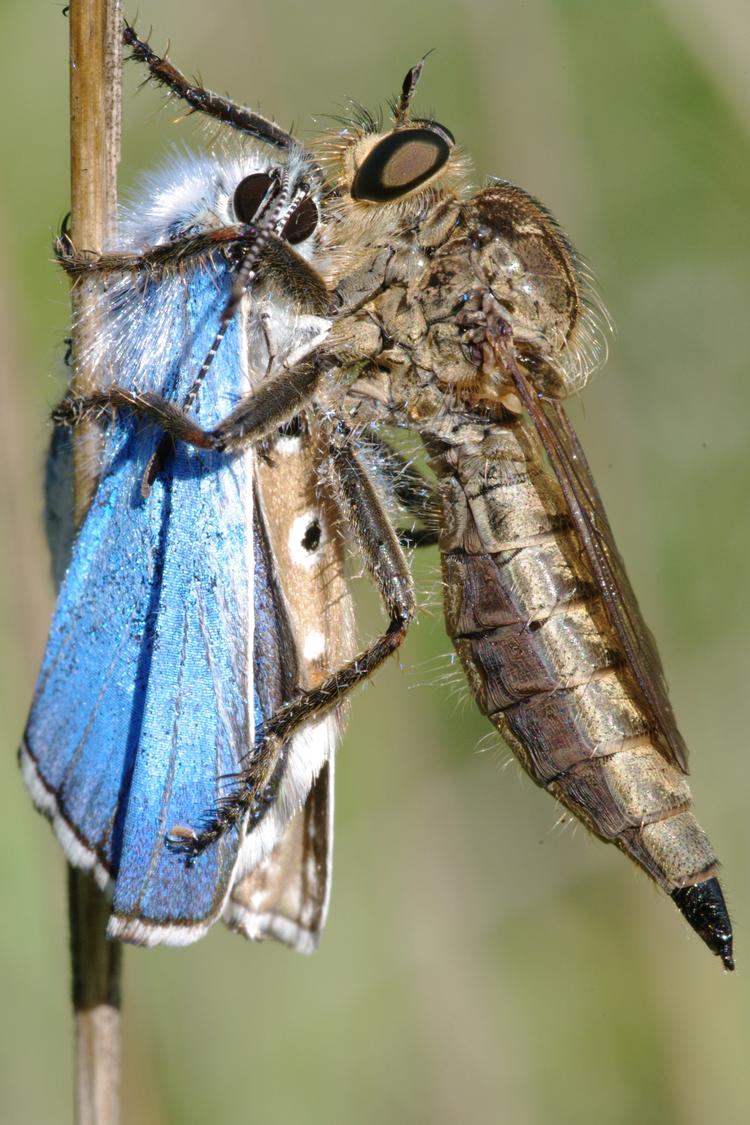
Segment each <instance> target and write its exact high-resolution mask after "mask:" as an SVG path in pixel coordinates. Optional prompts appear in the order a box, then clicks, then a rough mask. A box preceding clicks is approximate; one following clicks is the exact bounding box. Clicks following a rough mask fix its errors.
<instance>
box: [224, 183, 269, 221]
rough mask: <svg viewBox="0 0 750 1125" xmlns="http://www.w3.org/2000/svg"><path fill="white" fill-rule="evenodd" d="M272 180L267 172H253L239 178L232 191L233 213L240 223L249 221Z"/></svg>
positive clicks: (256, 212)
mask: <svg viewBox="0 0 750 1125" xmlns="http://www.w3.org/2000/svg"><path fill="white" fill-rule="evenodd" d="M273 183H274V180H273V178H272V177H271V176H269V175H268V173H267V172H253V174H252V175H251V176H245V178H244V180H240V182H239V184H238V185H237V187H236V189H235V192H234V213H235V215H236V216H237V218H238V220H239V221H240V222H241V223H251V222H252V221H253V219H254V218H255V216H256V215H257V214H258V211H259V210H260V205H261V203H262V202H263V200H264V199H265V198H266V196H267V195H268V193H269V191H270V190H271V186H272V185H273Z"/></svg>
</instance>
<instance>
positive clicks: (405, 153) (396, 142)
mask: <svg viewBox="0 0 750 1125" xmlns="http://www.w3.org/2000/svg"><path fill="white" fill-rule="evenodd" d="M453 144H454V141H453V136H452V135H451V133H450V132H449V131H448V130H447V129H445V128H443V126H442V125H438V124H437V122H433V121H430V122H424V123H423V124H421V125H418V126H416V127H414V126H412V127H410V128H408V129H395V130H394V131H393V132H392V133H388V134H387V136H385V137H383V138H382V139H381V140H379V141H378V142H377V144H376V145H375V146H374V148H372V149H371V150H370V152H368V154H367V156H366V157H365V159H364V160H363V161H362V164H361V165H360V167H359V168H358V169H357V173H356V175H355V177H354V182H353V184H352V188H351V192H352V198H353V199H362V200H366V201H367V202H368V203H388V202H390V201H391V200H393V199H399V198H400V197H401V196H403V195H408V193H409V192H410V191H414V189H415V188H418V187H419V186H420V185H421V184H423V183H425V182H426V181H427V180H429V179H431V178H432V177H433V176H435V175H437V173H438V172H439V171H440V169H441V168H443V167H444V165H445V164H446V163H447V162H448V158H449V157H450V154H451V149H452V148H453Z"/></svg>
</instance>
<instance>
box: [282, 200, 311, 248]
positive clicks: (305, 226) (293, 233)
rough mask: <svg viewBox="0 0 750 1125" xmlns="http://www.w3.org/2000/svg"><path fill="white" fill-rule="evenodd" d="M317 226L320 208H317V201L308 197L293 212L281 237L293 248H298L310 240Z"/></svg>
mask: <svg viewBox="0 0 750 1125" xmlns="http://www.w3.org/2000/svg"><path fill="white" fill-rule="evenodd" d="M317 225H318V208H317V207H316V206H315V200H314V199H311V198H310V196H309V195H308V196H307V198H306V199H303V200H302V202H301V203H300V205H299V207H296V208H295V209H294V211H292V213H291V215H290V216H289V218H288V219H287V222H286V226H285V227H284V229H283V231H282V232H281V237H282V238H285V239H286V240H287V242H289V243H291V245H292V246H296V245H297V244H298V243H300V242H304V241H305V239H306V238H309V237H310V235H311V234H312V232H313V231H314V230H315V228H316V226H317Z"/></svg>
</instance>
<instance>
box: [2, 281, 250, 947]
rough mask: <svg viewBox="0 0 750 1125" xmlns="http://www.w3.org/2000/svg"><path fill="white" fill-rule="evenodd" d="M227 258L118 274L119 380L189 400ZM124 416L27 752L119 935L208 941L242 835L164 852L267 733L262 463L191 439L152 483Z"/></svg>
mask: <svg viewBox="0 0 750 1125" xmlns="http://www.w3.org/2000/svg"><path fill="white" fill-rule="evenodd" d="M230 284H231V278H230V276H229V273H228V270H227V268H226V267H222V266H221V265H217V266H216V267H215V269H213V270H206V269H205V268H203V269H201V270H200V271H198V270H195V271H194V272H192V273H188V274H186V275H184V276H180V277H175V278H170V279H167V280H162V281H160V282H159V283H158V284H157V283H146V284H144V283H143V282H142V280H139V281H138V282H137V283H136V284H133V283H130V282H127V283H123V284H121V285H120V286H118V287H115V290H114V292H113V293H112V294H111V296H110V298H109V300H110V303H111V307H110V309H109V313H110V315H109V322H110V324H111V325H112V328H111V332H112V335H111V337H110V339H109V341H108V343H109V348H108V352H107V358H108V359H109V360H110V364H111V370H112V371H113V374H114V377H115V378H116V380H117V382H119V383H122V384H124V385H126V386H129V387H132V388H134V389H140V390H146V389H156V390H159V391H161V392H162V393H164V394H166V395H167V396H168V397H170V398H173V399H175V400H176V401H180V400H181V398H182V397H183V396H184V394H185V393H186V391H187V388H188V386H189V384H190V382H191V381H192V378H193V376H194V374H195V372H196V370H197V369H198V367H199V366H200V363H201V361H202V359H203V356H204V355H205V354H206V352H207V351H208V349H209V347H210V344H211V341H212V339H213V335H214V333H215V330H216V325H217V323H218V318H219V315H220V313H221V310H222V308H223V307H224V304H225V302H226V299H227V294H228V292H229V286H230ZM242 332H243V323H242V321H241V320H239V319H235V321H234V322H233V324H232V325H231V326H230V328H229V330H228V332H227V335H226V337H225V339H224V342H223V344H222V346H221V348H220V349H219V352H218V354H217V356H216V359H215V361H214V365H213V367H212V369H211V378H210V379H209V380H207V381H206V383H205V385H204V387H203V388H202V392H201V396H200V403H199V407H198V410H197V418H198V421H199V422H201V424H203V425H211V424H213V423H215V422H216V421H217V420H218V419H219V418H220V417H222V416H223V415H225V414H226V413H227V412H228V411H229V410H230V409H231V408H232V407H233V406H234V405H236V402H237V399H238V397H239V396H240V395H241V394H242V393H244V392H245V391H246V390H247V389H248V384H247V374H246V371H245V370H244V368H243V362H242V358H243V356H244V354H245V347H244V341H243V340H242V339H241V335H242ZM160 436H161V435H160V434H159V433H158V432H157V431H155V430H154V429H153V428H151V427H144V426H143V424H142V423H141V422H140V421H139V420H138V419H136V418H132V417H130V418H126V417H119V418H118V419H117V420H116V421H115V422H114V423H113V424H112V425H111V426H110V429H109V433H108V438H107V450H106V454H105V460H104V465H103V468H102V472H101V478H100V484H99V486H98V488H97V491H96V494H95V496H94V499H93V501H92V504H91V508H90V510H89V512H88V515H87V517H86V519H85V521H84V524H83V526H82V527H81V530H80V532H79V535H78V538H77V540H76V543H75V546H74V550H73V556H72V560H71V564H70V567H69V569H68V572H67V575H66V577H65V580H64V583H63V585H62V588H61V591H60V598H59V601H58V606H57V609H56V613H55V617H54V620H53V623H52V627H51V631H50V637H49V641H48V646H47V651H46V654H45V657H44V661H43V665H42V669H41V672H40V676H39V680H38V684H37V689H36V693H35V697H34V702H33V704H32V710H31V714H30V717H29V723H28V727H27V731H26V736H25V740H24V746H23V748H22V764H23V768H24V773H25V776H26V780H27V782H28V784H29V786H30V789H31V791H32V795H33V797H34V799H35V801H36V803H37V805H38V806H39V807H40V808H41V809H42V811H44V812H45V813H46V814H47V815H48V816H49V817H50V818H51V819H52V821H53V823H54V826H55V829H56V831H57V834H58V836H59V838H60V840H61V842H62V844H63V846H64V847H65V850H66V852H67V855H68V858H69V860H70V862H71V863H73V864H74V865H76V866H80V867H83V868H84V869H89V870H92V871H93V872H94V874H95V875H96V877H97V879H98V881H99V882H100V884H101V885H104V884H106V883H107V882H109V881H110V880H111V881H113V883H114V890H113V917H112V920H111V922H110V936H114V937H118V938H122V939H126V940H133V941H140V942H146V943H153V942H155V941H167V942H171V943H180V942H183V941H192V940H195V939H196V938H197V937H199V936H201V934H202V933H203V932H204V931H205V929H206V927H207V926H208V925H209V924H210V923H211V921H213V919H214V918H215V917H216V916H217V914H218V913H219V912H220V910H221V908H222V906H223V903H224V900H225V898H226V895H227V893H228V889H229V887H230V885H231V879H232V873H233V870H234V865H235V862H236V856H237V851H238V848H239V843H240V840H239V834H238V832H237V831H233V832H230V833H228V834H227V835H226V836H225V838H224V839H223V840H221V841H220V842H219V843H218V844H217V845H216V847H215V848H212V849H209V850H208V851H207V852H206V854H205V855H204V856H202V857H200V858H199V859H198V860H196V861H195V862H194V863H193V864H192V865H191V866H187V865H186V864H185V862H184V860H180V859H178V858H177V857H175V856H173V855H171V854H170V853H169V852H168V851H167V850H166V849H165V848H164V835H165V833H166V832H168V831H169V829H170V828H171V827H172V826H173V825H174V824H176V823H195V822H197V821H199V820H200V818H201V816H202V815H204V814H205V812H206V810H207V809H210V808H211V807H213V806H214V805H215V804H216V801H217V800H218V798H219V797H220V795H221V778H222V776H223V775H226V774H230V773H234V772H236V770H237V768H238V765H239V761H240V759H241V757H242V756H243V754H245V753H246V752H247V749H248V747H249V746H251V745H252V739H253V729H254V716H253V713H252V707H251V706H250V704H249V702H248V701H249V700H251V699H252V698H253V691H252V672H253V669H252V656H251V654H252V637H253V599H252V575H253V567H252V559H253V542H252V465H253V457H252V456H251V455H244V456H237V457H234V458H227V457H225V456H224V457H222V456H220V455H217V454H210V453H205V452H198V451H195V450H192V449H189V448H187V447H184V446H178V448H177V449H176V450H175V453H174V456H173V457H172V458H171V459H170V461H169V463H168V465H167V466H166V468H165V470H164V472H163V473H162V474H161V475H160V476H159V478H158V479H157V481H156V482H155V485H154V488H153V490H152V493H151V496H150V497H149V498H148V499H146V500H144V499H143V498H142V496H141V488H140V486H141V480H142V478H143V473H144V471H145V467H146V465H147V464H148V461H149V459H150V457H151V455H152V453H153V452H154V449H155V448H156V445H157V443H158V441H159V439H160Z"/></svg>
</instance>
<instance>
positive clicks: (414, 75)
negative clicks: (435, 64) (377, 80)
mask: <svg viewBox="0 0 750 1125" xmlns="http://www.w3.org/2000/svg"><path fill="white" fill-rule="evenodd" d="M431 54H432V50H430V51H428V52H427V54H425V55H422V58H421V59H420V60H419V62H418V63H417V65H416V66H413V67H412V68H411V70H410V71H408V73H407V75H406V78H405V79H404V81H403V84H402V86H401V96H400V98H399V99H398V101H397V102H396V103H395V105H394V106H393V120H394V123H395V124H396V125H405V124H406V122H407V121H408V120H409V109H410V107H411V100H412V98H413V97H414V91H415V90H416V88H417V83H418V82H419V79H420V78H421V77H422V70H423V68H424V64H425V59H426V58H427V56H428V55H431Z"/></svg>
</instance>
